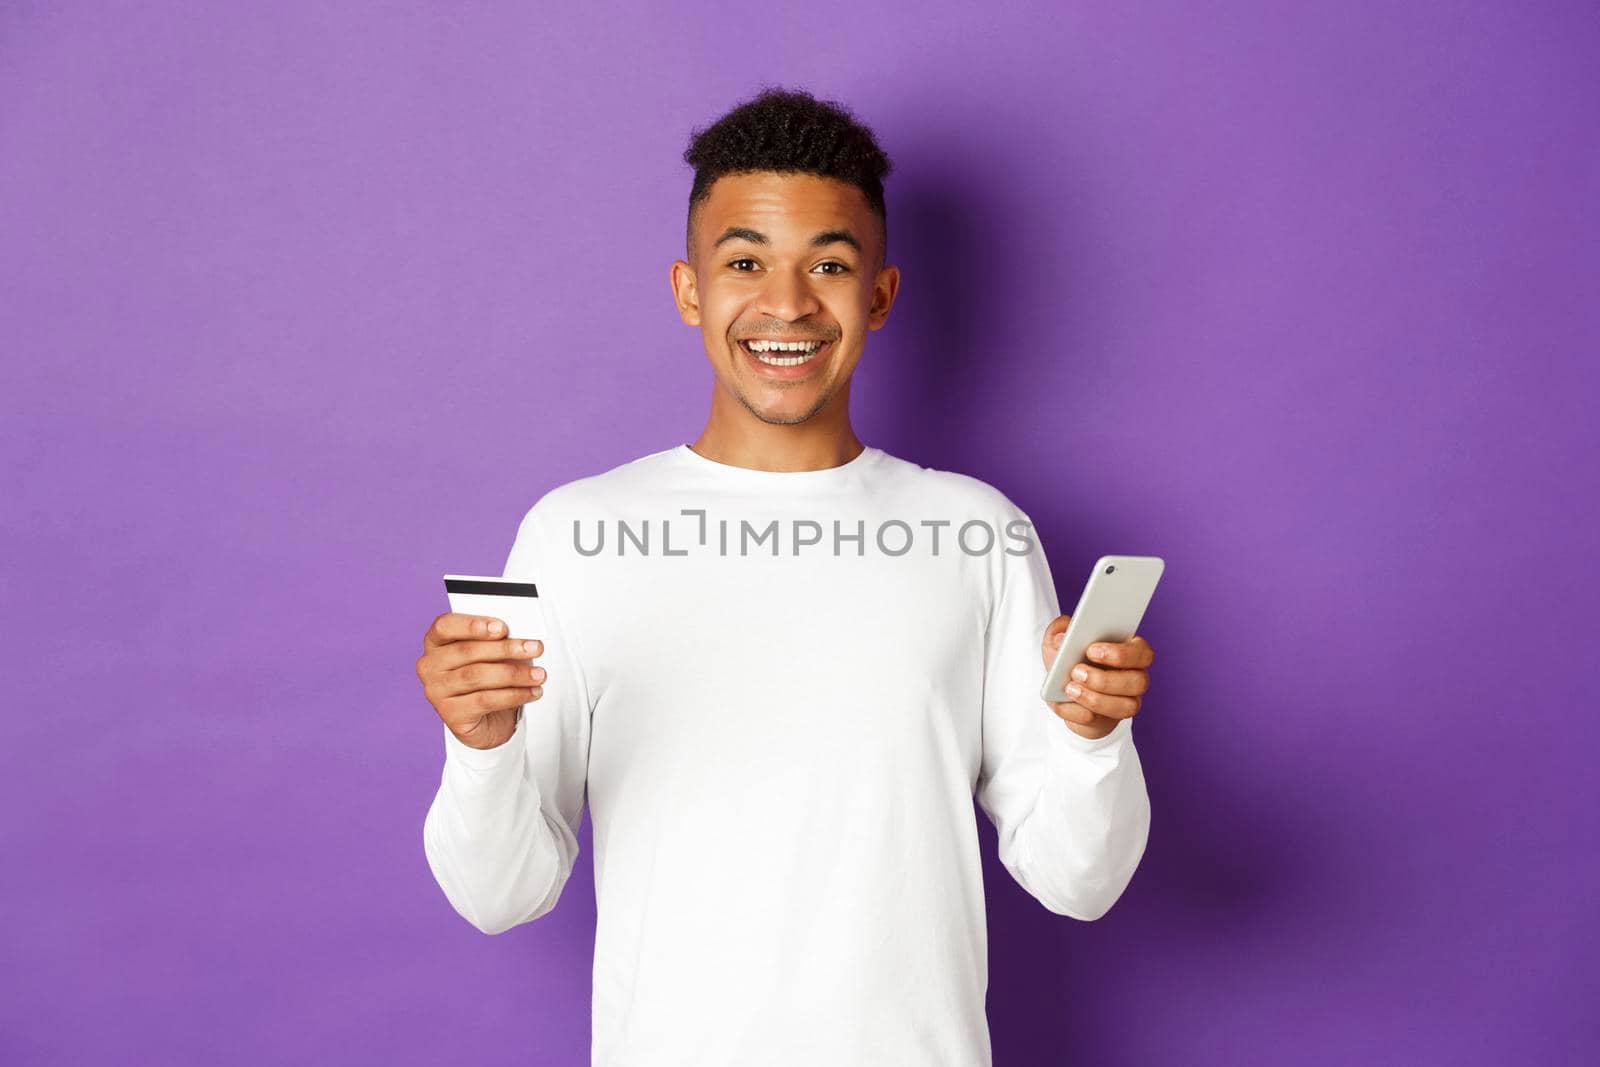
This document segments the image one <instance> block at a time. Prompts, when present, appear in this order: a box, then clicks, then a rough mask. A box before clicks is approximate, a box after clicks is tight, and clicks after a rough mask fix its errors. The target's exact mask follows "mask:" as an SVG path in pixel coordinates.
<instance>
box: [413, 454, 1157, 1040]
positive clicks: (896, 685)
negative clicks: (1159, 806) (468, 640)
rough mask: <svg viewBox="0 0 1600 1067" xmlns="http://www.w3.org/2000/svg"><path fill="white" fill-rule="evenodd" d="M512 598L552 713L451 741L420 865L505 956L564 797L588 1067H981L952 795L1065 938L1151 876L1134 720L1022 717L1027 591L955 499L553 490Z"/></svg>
mask: <svg viewBox="0 0 1600 1067" xmlns="http://www.w3.org/2000/svg"><path fill="white" fill-rule="evenodd" d="M985 531H987V535H986V533H985ZM986 541H987V542H988V543H989V549H988V550H987V551H983V548H984V546H985V542H986ZM597 545H598V546H599V550H598V551H595V550H596V547H597ZM504 574H505V576H506V577H510V578H520V579H529V580H533V581H535V582H536V583H537V585H538V589H539V594H540V602H541V604H542V605H543V608H544V612H545V618H546V626H547V628H548V634H547V636H546V638H545V652H544V655H543V656H542V657H541V658H540V659H538V660H537V661H536V662H538V663H539V664H541V665H543V666H544V667H545V668H546V669H547V671H548V680H547V681H546V683H545V686H544V696H543V697H542V699H540V700H537V701H534V702H531V703H529V704H527V705H526V706H525V707H524V708H523V709H522V717H521V721H520V723H519V725H518V726H517V729H516V732H515V733H514V734H513V736H512V737H511V739H510V740H509V741H507V742H506V743H505V744H503V745H500V746H499V747H497V748H492V749H486V750H479V749H474V748H471V747H469V746H467V745H464V744H462V743H461V742H460V741H458V740H457V739H456V738H455V737H454V735H452V734H451V733H450V732H449V731H448V730H446V731H445V739H444V747H445V759H444V772H443V776H442V780H441V782H440V786H439V791H438V793H437V795H436V796H435V798H434V801H433V804H432V806H431V808H430V809H429V811H428V814H427V818H426V821H425V825H424V841H425V847H426V852H427V857H428V863H429V865H430V867H431V868H432V870H433V873H434V876H435V878H436V879H437V880H438V882H439V885H440V887H441V888H442V889H443V890H444V893H445V896H446V897H447V898H448V899H449V901H450V903H451V905H453V906H454V908H455V909H456V910H457V911H458V912H459V913H460V914H461V915H462V916H464V917H465V918H466V919H467V920H468V921H469V922H471V923H472V924H473V925H474V926H476V927H477V928H478V929H480V930H483V931H484V932H485V933H499V932H501V931H504V930H507V929H510V928H511V927H513V926H516V925H518V924H519V923H525V922H529V921H531V920H534V919H537V918H539V917H540V916H542V915H544V914H546V913H547V912H549V911H550V909H552V908H553V907H555V905H556V901H557V899H558V898H559V896H560V894H561V890H562V887H563V885H565V883H566V881H567V877H568V875H569V874H570V873H571V871H572V867H573V864H574V863H575V862H576V860H577V856H578V844H577V831H578V827H579V821H580V818H581V815H582V811H583V808H584V805H585V803H586V802H587V805H588V808H589V814H590V818H591V820H592V823H593V830H594V844H593V850H594V858H593V861H594V885H595V896H596V908H597V929H596V935H595V952H594V969H593V975H592V978H593V1043H592V1061H591V1062H592V1064H593V1065H594V1067H690V1065H693V1067H721V1065H729V1067H731V1065H739V1067H749V1065H751V1064H761V1065H763V1067H785V1065H791V1064H792V1065H801V1064H803V1065H806V1067H815V1065H817V1064H829V1065H832V1067H853V1065H860V1067H886V1065H898V1064H907V1065H911V1064H915V1065H917V1067H973V1065H984V1067H987V1065H989V1064H990V1063H991V1054H990V1045H989V1032H988V1026H987V1020H986V1018H985V1013H984V996H985V991H986V989H987V985H988V960H987V949H988V946H987V938H986V927H985V915H984V893H983V876H982V868H981V865H980V859H979V850H978V833H977V825H976V822H975V820H974V816H973V809H972V798H973V797H974V796H976V797H977V799H978V802H979V805H980V807H981V808H982V810H983V811H984V812H985V813H986V814H987V816H988V817H989V819H990V820H991V821H992V822H993V823H994V825H995V827H996V829H997V831H998V841H999V852H1000V859H1001V861H1002V862H1003V863H1004V865H1005V867H1006V869H1007V870H1008V871H1009V872H1010V873H1011V875H1012V876H1013V877H1014V878H1015V879H1016V880H1017V882H1018V883H1020V884H1021V885H1022V886H1023V888H1024V889H1026V890H1027V891H1028V892H1029V893H1030V894H1031V895H1032V896H1034V897H1035V898H1036V899H1037V900H1038V901H1039V902H1040V903H1041V904H1043V905H1044V906H1045V907H1046V908H1048V909H1049V910H1050V911H1052V912H1055V913H1057V914H1060V915H1067V916H1071V917H1073V918H1077V919H1084V920H1091V919H1096V918H1098V917H1100V916H1101V915H1103V914H1104V913H1105V912H1106V910H1107V909H1109V908H1110V907H1111V905H1112V904H1113V903H1114V902H1115V901H1116V900H1117V898H1118V897H1119V896H1120V895H1121V894H1122V892H1123V890H1124V888H1125V887H1126V886H1127V884H1128V882H1129V880H1130V879H1131V878H1132V876H1133V872H1134V869H1135V868H1136V867H1137V866H1138V864H1139V860H1140V858H1141V857H1142V856H1143V853H1144V848H1145V842H1146V838H1147V835H1148V832H1149V822H1150V806H1149V798H1148V794H1147V793H1146V790H1145V782H1144V774H1143V771H1142V769H1141V767H1140V764H1139V756H1138V753H1137V751H1136V750H1135V748H1134V743H1133V737H1132V733H1131V731H1132V726H1133V723H1132V720H1124V721H1123V722H1121V723H1119V724H1118V725H1117V727H1116V728H1115V729H1114V730H1112V731H1111V733H1109V734H1108V735H1106V736H1105V737H1102V738H1099V739H1096V740H1092V741H1091V740H1088V739H1085V738H1083V737H1080V736H1079V735H1077V734H1076V733H1074V732H1073V731H1072V730H1071V729H1070V728H1069V727H1068V726H1067V724H1066V723H1065V722H1063V721H1062V720H1061V719H1060V718H1058V717H1057V716H1056V715H1055V714H1054V712H1053V711H1051V709H1050V707H1049V705H1047V704H1045V703H1044V702H1043V701H1041V700H1040V698H1039V692H1038V691H1039V686H1040V684H1041V682H1042V680H1043V677H1044V664H1043V661H1042V659H1041V657H1040V642H1041V640H1042V638H1043V635H1044V629H1045V626H1046V624H1047V623H1049V622H1050V620H1052V619H1053V618H1055V617H1056V615H1057V614H1059V608H1058V605H1057V600H1056V594H1055V589H1054V586H1053V584H1052V581H1051V577H1050V568H1049V565H1048V562H1047V561H1046V558H1045V555H1044V552H1043V550H1042V548H1041V546H1040V544H1039V541H1038V535H1037V533H1036V532H1035V531H1033V530H1032V527H1031V523H1030V522H1029V521H1028V518H1027V516H1026V514H1024V513H1023V512H1022V511H1021V510H1019V509H1018V508H1017V507H1016V506H1015V505H1014V504H1012V503H1011V501H1010V500H1008V499H1007V498H1006V497H1005V496H1004V495H1003V494H1002V493H1000V492H999V491H998V490H996V489H994V488H993V487H991V486H989V485H987V484H986V483H984V482H982V481H979V480H978V479H975V478H971V477H968V476H966V475H961V474H956V473H952V472H948V471H939V470H931V469H927V468H923V467H920V466H917V465H916V464H913V463H909V462H906V461H905V460H902V459H898V458H896V457H894V456H891V455H889V454H887V453H885V452H883V451H882V450H880V449H877V448H870V447H869V448H867V449H866V450H865V451H863V452H862V453H861V454H860V455H858V456H857V457H855V458H854V459H852V460H850V461H849V462H847V463H845V464H843V465H841V466H838V467H832V468H828V469H826V470H817V471H798V472H773V471H758V470H751V469H748V468H743V467H735V466H730V465H727V464H722V463H718V462H715V461H712V460H710V459H707V458H705V457H703V456H700V455H699V454H698V453H696V452H694V451H693V450H692V449H690V448H689V447H688V446H687V445H680V446H677V447H675V448H671V449H667V450H665V451H662V452H656V453H653V454H651V455H648V456H644V457H642V458H640V459H637V460H634V461H632V462H630V463H625V464H622V465H621V466H618V467H615V468H613V469H612V470H609V471H607V472H605V473H603V474H599V475H596V476H593V477H589V478H583V479H579V480H577V481H574V482H569V483H567V484H566V485H563V486H560V487H559V488H556V489H554V490H552V491H550V492H549V493H547V494H545V495H544V496H543V497H542V498H541V499H539V501H538V502H537V503H536V504H534V505H533V507H532V508H531V509H530V510H529V511H528V512H527V514H526V516H525V517H524V519H523V520H522V524H521V526H520V528H519V529H518V531H517V536H516V540H515V543H514V544H513V546H512V548H511V553H510V557H509V558H508V559H507V561H506V565H505V569H504Z"/></svg>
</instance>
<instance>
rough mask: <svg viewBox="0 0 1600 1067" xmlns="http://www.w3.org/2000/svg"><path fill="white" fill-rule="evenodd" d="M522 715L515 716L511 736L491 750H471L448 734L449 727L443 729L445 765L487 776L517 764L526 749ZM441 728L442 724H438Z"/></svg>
mask: <svg viewBox="0 0 1600 1067" xmlns="http://www.w3.org/2000/svg"><path fill="white" fill-rule="evenodd" d="M524 718H526V716H524V715H518V716H517V725H516V728H515V729H513V730H512V731H511V736H510V737H508V738H507V739H506V740H505V741H504V742H502V743H501V744H498V745H496V746H494V747H493V748H473V747H472V746H471V745H469V744H467V743H465V742H464V741H462V740H461V739H460V738H459V737H457V736H456V735H455V734H453V733H451V732H450V727H448V726H445V727H444V758H445V762H446V763H453V764H455V765H456V766H458V767H464V768H466V769H467V770H470V771H474V772H477V773H478V774H489V773H491V772H494V771H497V770H499V769H500V768H502V767H505V766H506V765H508V764H519V763H520V762H521V761H522V759H523V756H524V754H525V752H526V749H527V743H526V741H525V740H524V739H525V738H526V737H527V733H526V732H525V731H524V730H523V729H522V720H523V719H524ZM440 725H441V726H443V725H444V724H443V723H440Z"/></svg>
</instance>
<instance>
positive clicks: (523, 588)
mask: <svg viewBox="0 0 1600 1067" xmlns="http://www.w3.org/2000/svg"><path fill="white" fill-rule="evenodd" d="M444 591H445V596H447V597H448V598H449V600H450V610H451V611H458V612H461V613H462V614H464V615H486V616H488V617H489V618H491V619H499V620H500V621H501V622H503V623H505V624H506V629H507V631H508V632H507V633H506V637H507V638H515V639H517V640H522V641H534V640H537V641H543V640H544V638H545V633H544V606H543V605H542V604H541V603H540V602H539V587H538V586H537V585H535V584H534V583H533V582H525V581H518V580H516V579H513V578H492V577H489V576H488V575H483V574H447V575H445V576H444Z"/></svg>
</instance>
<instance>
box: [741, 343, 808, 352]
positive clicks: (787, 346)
mask: <svg viewBox="0 0 1600 1067" xmlns="http://www.w3.org/2000/svg"><path fill="white" fill-rule="evenodd" d="M745 344H746V345H747V346H748V347H749V349H750V351H752V352H815V351H816V350H817V349H818V348H821V347H822V342H820V341H746V342H745Z"/></svg>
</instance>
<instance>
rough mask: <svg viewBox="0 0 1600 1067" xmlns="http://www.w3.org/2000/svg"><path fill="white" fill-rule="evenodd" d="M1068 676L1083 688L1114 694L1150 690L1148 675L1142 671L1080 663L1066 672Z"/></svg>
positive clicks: (1127, 695)
mask: <svg viewBox="0 0 1600 1067" xmlns="http://www.w3.org/2000/svg"><path fill="white" fill-rule="evenodd" d="M1068 677H1069V678H1071V680H1072V681H1075V682H1077V683H1079V684H1080V685H1082V686H1083V687H1084V688H1085V689H1094V690H1097V691H1099V692H1101V693H1111V694H1113V695H1115V696H1125V697H1136V696H1143V695H1144V694H1145V693H1147V692H1149V691H1150V675H1149V674H1147V673H1145V672H1144V671H1114V670H1111V669H1109V668H1106V667H1091V666H1090V665H1089V664H1087V663H1080V664H1078V665H1077V666H1076V667H1074V668H1072V670H1071V671H1069V672H1068Z"/></svg>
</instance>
